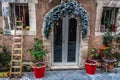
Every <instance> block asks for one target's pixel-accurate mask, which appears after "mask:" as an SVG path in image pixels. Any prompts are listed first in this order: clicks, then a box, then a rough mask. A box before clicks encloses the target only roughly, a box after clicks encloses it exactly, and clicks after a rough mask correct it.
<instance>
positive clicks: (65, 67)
mask: <svg viewBox="0 0 120 80" xmlns="http://www.w3.org/2000/svg"><path fill="white" fill-rule="evenodd" d="M50 69H51V70H59V69H66V70H67V69H80V66H60V65H59V66H51V68H50Z"/></svg>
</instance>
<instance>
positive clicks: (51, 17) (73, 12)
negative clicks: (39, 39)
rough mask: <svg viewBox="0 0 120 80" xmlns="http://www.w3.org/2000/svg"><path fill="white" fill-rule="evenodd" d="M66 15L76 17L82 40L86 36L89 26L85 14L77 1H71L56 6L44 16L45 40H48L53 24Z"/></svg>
mask: <svg viewBox="0 0 120 80" xmlns="http://www.w3.org/2000/svg"><path fill="white" fill-rule="evenodd" d="M66 15H69V16H75V17H78V19H80V20H79V21H80V23H81V26H82V38H84V37H85V36H86V35H87V28H88V26H89V17H88V15H87V12H86V10H85V9H84V8H83V7H82V5H80V4H78V3H77V1H72V2H63V3H61V5H59V6H57V7H56V8H54V9H53V10H52V11H51V12H49V13H48V14H47V15H46V17H45V20H44V35H45V37H46V38H48V36H49V33H50V30H51V27H52V26H53V24H54V22H55V21H56V20H58V19H60V18H62V17H65V16H66Z"/></svg>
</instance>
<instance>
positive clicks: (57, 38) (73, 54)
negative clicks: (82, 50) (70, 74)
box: [52, 16, 80, 65]
mask: <svg viewBox="0 0 120 80" xmlns="http://www.w3.org/2000/svg"><path fill="white" fill-rule="evenodd" d="M79 31H80V30H79V27H78V20H77V19H76V18H70V17H68V16H66V17H64V18H61V19H59V20H57V21H56V22H55V24H54V28H53V53H52V65H78V56H79V54H78V50H79V37H80V36H79V35H80V34H79Z"/></svg>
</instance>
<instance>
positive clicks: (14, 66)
mask: <svg viewBox="0 0 120 80" xmlns="http://www.w3.org/2000/svg"><path fill="white" fill-rule="evenodd" d="M12 68H21V66H12Z"/></svg>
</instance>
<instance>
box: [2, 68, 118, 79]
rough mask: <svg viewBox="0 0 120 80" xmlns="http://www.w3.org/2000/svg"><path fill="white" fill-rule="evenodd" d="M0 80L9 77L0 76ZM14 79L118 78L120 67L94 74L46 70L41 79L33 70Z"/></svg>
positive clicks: (80, 71) (78, 71)
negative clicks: (37, 77)
mask: <svg viewBox="0 0 120 80" xmlns="http://www.w3.org/2000/svg"><path fill="white" fill-rule="evenodd" d="M116 71H117V73H116ZM0 80H9V79H8V78H0ZM14 80H120V69H117V70H112V71H111V72H109V73H106V72H104V71H101V70H97V72H96V74H94V75H88V74H86V72H85V70H57V71H46V74H45V77H44V78H41V79H36V78H35V77H34V74H33V72H25V73H24V75H23V77H22V79H14Z"/></svg>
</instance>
